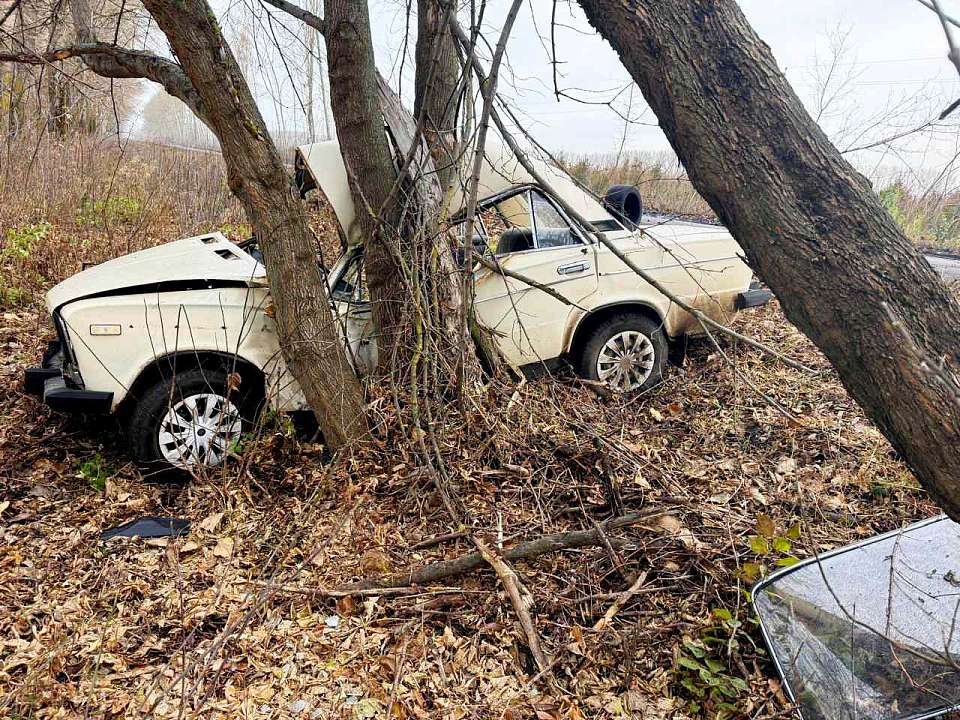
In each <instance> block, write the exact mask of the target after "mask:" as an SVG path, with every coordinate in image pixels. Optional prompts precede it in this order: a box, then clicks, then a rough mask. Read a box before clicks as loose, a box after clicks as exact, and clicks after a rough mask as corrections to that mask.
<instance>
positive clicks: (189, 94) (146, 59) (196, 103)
mask: <svg viewBox="0 0 960 720" xmlns="http://www.w3.org/2000/svg"><path fill="white" fill-rule="evenodd" d="M70 14H71V16H72V18H73V25H74V27H75V28H76V34H77V43H76V44H75V45H73V46H71V47H72V48H73V49H83V51H82V52H75V53H72V54H67V55H66V56H65V57H59V58H54V59H56V60H65V59H67V58H69V57H74V56H79V57H81V58H83V62H84V64H86V66H87V67H88V68H90V69H91V70H92V71H93V72H95V73H96V74H97V75H100V76H102V77H107V78H145V79H147V80H150V81H152V82H155V83H157V84H159V85H161V86H163V89H164V90H166V91H167V92H168V93H169V94H170V95H173V96H174V97H175V98H178V99H179V100H182V101H183V102H184V103H186V105H187V107H189V108H190V110H191V111H192V112H193V113H194V114H195V115H196V116H197V117H198V118H200V120H202V121H204V122H206V113H205V111H204V107H203V103H202V101H201V100H200V95H199V94H198V93H197V91H196V89H195V88H194V87H193V83H191V82H190V78H188V77H187V74H186V73H185V72H184V71H183V68H182V67H180V65H179V64H178V63H176V62H174V61H173V60H168V59H166V58H163V57H160V56H159V55H154V54H152V53H148V52H142V51H140V50H129V49H126V48H122V47H118V46H117V45H114V44H110V43H103V42H100V41H99V40H98V39H97V36H96V33H95V32H94V30H93V26H92V25H91V23H90V18H91V17H92V14H91V12H90V5H89V4H88V2H87V0H70ZM64 50H67V51H69V48H61V49H60V51H64ZM52 52H54V53H56V52H58V51H56V50H54V51H52Z"/></svg>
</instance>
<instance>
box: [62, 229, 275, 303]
mask: <svg viewBox="0 0 960 720" xmlns="http://www.w3.org/2000/svg"><path fill="white" fill-rule="evenodd" d="M266 277H267V273H266V269H265V268H264V267H263V265H261V264H260V263H259V262H257V261H256V260H255V259H254V258H253V257H251V256H250V255H248V254H247V253H245V252H244V251H243V250H241V249H240V248H238V247H237V246H236V245H234V244H233V243H232V242H230V241H229V240H227V238H226V237H225V236H224V235H223V234H222V233H218V232H215V233H210V234H208V235H198V236H196V237H190V238H186V239H184V240H177V241H175V242H171V243H167V244H165V245H159V246H157V247H152V248H148V249H146V250H141V251H139V252H135V253H131V254H129V255H124V256H122V257H118V258H116V259H114V260H108V261H107V262H105V263H101V264H100V265H94V266H93V267H90V268H87V269H86V270H84V271H82V272H79V273H77V274H76V275H74V276H72V277H69V278H67V279H66V280H64V281H63V282H62V283H60V284H59V285H56V286H55V287H54V288H53V289H52V290H50V292H48V293H47V307H48V308H49V309H50V310H51V311H54V310H56V309H58V308H60V307H62V306H63V305H65V304H66V303H68V302H73V301H74V300H80V299H82V298H88V297H94V296H103V295H121V294H126V293H131V292H144V293H149V292H160V291H163V290H190V289H197V288H203V287H215V286H217V285H230V286H240V285H263V284H265V283H266Z"/></svg>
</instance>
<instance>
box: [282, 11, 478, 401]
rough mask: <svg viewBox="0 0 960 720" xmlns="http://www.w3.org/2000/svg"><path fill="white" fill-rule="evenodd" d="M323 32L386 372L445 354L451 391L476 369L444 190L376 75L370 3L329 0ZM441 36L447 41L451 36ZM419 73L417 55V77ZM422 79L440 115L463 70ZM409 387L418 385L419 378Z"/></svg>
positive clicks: (441, 377) (412, 128) (443, 376)
mask: <svg viewBox="0 0 960 720" xmlns="http://www.w3.org/2000/svg"><path fill="white" fill-rule="evenodd" d="M277 1H278V0H269V2H271V4H274V5H276V3H277ZM438 11H439V10H438ZM444 17H445V15H441V16H439V17H438V19H437V21H438V22H439V21H441V20H444ZM323 26H324V37H325V38H326V41H327V55H328V61H327V64H328V68H329V76H330V99H331V106H332V108H333V117H334V122H335V123H336V127H337V136H338V140H339V143H340V151H341V153H342V154H343V158H344V162H345V164H346V166H347V168H348V174H349V177H350V182H351V186H352V190H353V196H354V200H355V204H356V206H357V208H358V213H357V217H358V221H359V222H358V225H359V232H360V234H361V237H360V238H354V241H355V242H359V241H362V242H363V243H364V248H365V251H364V258H365V269H366V275H367V285H368V288H369V290H370V299H371V302H372V304H373V321H374V326H375V328H376V332H377V347H378V351H379V371H380V374H381V375H383V376H387V375H389V374H391V373H393V374H394V378H395V379H399V377H400V373H401V372H402V371H403V370H404V369H405V368H406V367H407V366H408V365H410V364H411V363H412V367H411V373H413V374H416V373H418V370H417V365H418V363H419V360H420V359H421V358H423V357H424V356H425V355H426V352H425V351H426V349H428V348H429V350H432V352H433V353H434V355H436V353H438V352H443V353H444V354H445V355H447V356H449V357H447V358H446V359H445V360H446V361H445V362H444V363H443V367H444V369H445V370H449V371H448V372H441V373H433V374H432V375H431V376H432V377H435V378H437V379H438V381H439V383H441V384H443V385H445V386H446V387H447V388H450V387H453V386H457V387H460V386H462V381H463V379H464V378H465V377H466V376H467V375H468V374H470V373H471V372H473V371H478V370H479V363H478V362H477V357H476V353H475V352H474V350H473V346H472V343H471V341H470V335H469V333H468V332H467V324H466V319H465V316H464V314H463V312H462V310H461V307H462V302H461V294H460V286H459V282H458V280H459V275H460V273H459V271H458V268H457V266H456V263H455V262H454V257H453V247H452V241H451V237H450V236H449V234H448V233H447V231H446V229H445V228H444V227H443V220H442V218H440V209H441V204H442V185H441V184H440V181H439V177H438V174H437V173H436V172H435V171H434V163H433V161H432V159H431V155H430V154H428V153H426V152H423V151H422V147H423V141H424V137H423V136H422V135H421V134H420V132H419V131H418V127H417V123H415V122H414V121H413V118H411V117H410V115H409V113H408V112H407V111H405V110H404V109H403V107H402V105H401V104H400V100H399V98H398V97H396V95H395V94H394V93H393V92H392V90H390V88H389V87H388V86H387V85H386V83H385V82H384V81H383V80H382V78H380V77H379V76H378V74H377V69H376V65H375V64H374V56H373V44H372V41H371V38H370V17H369V11H368V7H367V0H326V2H325V6H324V18H323ZM444 37H445V38H446V40H447V41H450V40H451V36H450V33H449V30H447V31H446V34H445V36H444ZM441 46H442V41H441V45H438V46H437V48H438V49H439V48H440V47H441ZM418 47H419V45H418ZM421 50H422V48H421ZM424 52H425V51H424ZM427 62H429V61H427ZM421 72H422V71H421V68H420V58H419V56H418V69H417V76H418V78H420V77H421ZM450 72H452V73H453V77H452V79H451V78H450V77H449V76H448V75H447V73H450ZM424 77H429V78H430V79H431V82H433V81H435V82H436V83H437V84H436V85H433V84H428V87H427V88H426V90H425V91H428V93H429V95H430V97H429V98H427V100H426V102H428V103H429V104H430V105H431V106H435V107H439V106H440V104H441V103H440V100H439V99H436V98H435V97H434V95H433V93H434V92H437V93H442V92H443V90H442V89H438V88H443V87H447V86H448V85H456V80H457V70H456V68H452V67H450V66H449V63H447V65H446V66H444V67H436V68H434V71H433V72H432V73H428V74H427V75H426V76H424ZM423 82H426V80H423ZM451 92H452V94H454V95H455V94H456V93H455V91H451ZM418 97H419V95H418ZM420 102H424V100H423V98H421V100H420ZM454 115H455V111H454ZM388 137H390V138H392V139H393V146H392V147H391V145H390V143H389V142H388ZM434 139H436V136H434ZM441 152H446V151H441ZM448 165H449V163H448ZM398 166H400V167H401V169H402V174H401V175H398V172H397V167H398ZM427 335H432V341H428V340H427V338H426V336H427ZM438 348H439V350H438ZM447 350H449V352H446V351H447ZM429 359H430V360H432V361H436V360H437V359H438V358H436V357H432V358H429ZM408 361H410V362H408ZM422 366H423V365H421V367H422ZM409 380H410V382H409V385H410V387H411V388H413V387H418V385H417V383H418V380H417V379H416V378H415V377H413V376H412V375H411V376H410V378H409Z"/></svg>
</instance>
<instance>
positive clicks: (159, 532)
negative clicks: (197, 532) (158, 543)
mask: <svg viewBox="0 0 960 720" xmlns="http://www.w3.org/2000/svg"><path fill="white" fill-rule="evenodd" d="M188 532H190V521H189V520H184V519H183V518H171V517H153V516H151V517H142V518H137V519H136V520H131V521H130V522H127V523H124V524H123V525H117V527H114V528H110V529H109V530H104V531H103V532H102V533H100V539H101V540H109V539H110V538H115V537H142V538H158V537H180V536H181V535H186V534H187V533H188Z"/></svg>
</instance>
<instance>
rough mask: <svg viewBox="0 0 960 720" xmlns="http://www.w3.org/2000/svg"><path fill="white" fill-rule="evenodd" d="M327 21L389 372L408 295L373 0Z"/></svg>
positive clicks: (340, 8) (335, 98)
mask: <svg viewBox="0 0 960 720" xmlns="http://www.w3.org/2000/svg"><path fill="white" fill-rule="evenodd" d="M323 20H324V25H325V31H324V37H325V38H326V41H327V67H328V72H329V77H330V105H331V108H332V110H333V120H334V124H335V125H336V128H337V139H338V140H339V143H340V152H341V154H342V155H343V160H344V163H345V165H346V167H347V172H348V174H349V180H350V185H351V189H352V191H353V196H354V201H355V203H354V204H355V205H356V208H357V224H358V228H357V230H358V231H359V232H358V233H353V234H351V237H350V238H349V240H350V241H351V242H355V243H360V242H362V243H363V245H364V268H365V271H366V277H367V287H368V288H369V291H370V300H371V302H372V305H373V308H372V309H373V323H374V327H375V328H376V332H377V348H378V350H379V365H380V368H381V371H385V372H389V369H390V367H391V364H392V360H393V356H394V353H393V350H394V347H395V346H396V345H397V344H398V343H399V342H402V341H403V338H402V334H401V327H402V322H403V321H402V317H403V312H402V311H403V304H404V300H405V295H406V293H405V290H404V286H403V271H402V268H401V267H400V263H399V243H398V237H399V235H398V233H399V213H398V206H397V202H396V196H394V197H391V192H390V190H391V188H392V187H393V184H394V182H395V181H396V177H397V175H396V170H395V168H394V164H393V156H392V155H391V152H390V146H389V144H388V143H387V134H386V132H385V131H384V123H383V113H382V112H381V109H380V101H379V97H380V95H379V89H378V86H377V68H376V64H375V61H374V56H373V41H372V39H371V37H370V13H369V9H368V7H367V0H325V2H324V18H323ZM345 229H346V228H345ZM357 234H359V237H357Z"/></svg>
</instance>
